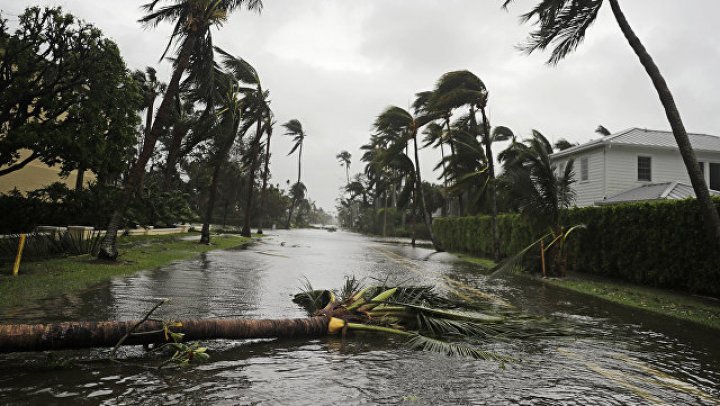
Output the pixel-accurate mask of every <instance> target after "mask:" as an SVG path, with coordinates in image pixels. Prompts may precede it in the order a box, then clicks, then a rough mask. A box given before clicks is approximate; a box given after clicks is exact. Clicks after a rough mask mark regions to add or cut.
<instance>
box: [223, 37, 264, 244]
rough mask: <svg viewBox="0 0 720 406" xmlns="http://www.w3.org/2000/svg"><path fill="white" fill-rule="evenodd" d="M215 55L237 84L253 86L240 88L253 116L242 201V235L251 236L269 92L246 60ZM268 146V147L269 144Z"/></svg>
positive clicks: (226, 54)
mask: <svg viewBox="0 0 720 406" xmlns="http://www.w3.org/2000/svg"><path fill="white" fill-rule="evenodd" d="M215 49H216V51H217V52H218V53H220V54H221V55H222V56H223V66H224V67H225V70H226V71H228V72H230V73H231V74H232V75H233V77H234V78H235V80H237V81H238V82H241V83H244V84H247V85H250V86H253V87H251V88H243V93H244V94H245V98H244V99H243V104H244V108H245V109H246V110H247V111H248V115H249V116H250V117H252V119H251V123H253V124H255V136H254V137H253V139H252V140H251V142H250V156H249V159H250V162H249V165H248V174H247V175H248V178H247V179H248V182H247V183H248V191H247V194H246V199H247V200H246V202H245V218H244V221H243V228H242V231H241V234H242V236H244V237H250V235H251V231H250V219H251V217H252V212H253V204H252V203H253V192H254V190H255V173H256V171H257V163H258V159H259V158H260V142H261V139H262V136H263V130H264V129H265V126H264V124H265V117H270V114H271V111H270V101H269V92H268V91H267V90H264V89H263V87H262V83H261V81H260V75H259V74H258V72H257V70H256V69H255V68H253V66H252V65H250V63H248V62H247V61H246V60H244V59H242V58H239V57H234V56H232V55H230V54H228V53H227V52H225V51H223V50H222V49H220V48H217V47H216V48H215ZM268 145H270V144H269V143H268Z"/></svg>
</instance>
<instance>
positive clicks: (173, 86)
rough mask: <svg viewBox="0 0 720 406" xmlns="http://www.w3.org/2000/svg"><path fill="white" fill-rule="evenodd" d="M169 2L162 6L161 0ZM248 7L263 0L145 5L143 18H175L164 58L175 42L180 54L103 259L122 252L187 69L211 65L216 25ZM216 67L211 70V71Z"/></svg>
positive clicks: (149, 21) (152, 22)
mask: <svg viewBox="0 0 720 406" xmlns="http://www.w3.org/2000/svg"><path fill="white" fill-rule="evenodd" d="M168 2H169V3H170V4H169V5H166V6H163V7H158V6H159V5H160V3H168ZM243 6H244V7H245V8H247V9H248V10H257V11H260V10H261V9H262V0H165V1H163V0H153V1H151V2H149V3H147V4H145V5H144V6H143V9H144V10H145V11H146V12H147V13H148V14H146V15H145V16H144V17H143V18H141V19H140V22H141V23H143V24H145V25H147V26H151V27H155V26H157V25H158V24H160V23H163V22H173V23H174V27H173V30H172V34H171V35H170V41H169V42H168V44H167V46H166V48H165V51H164V52H163V54H162V56H161V58H160V59H161V60H162V59H163V58H165V56H166V55H167V53H168V52H169V50H170V48H171V47H172V46H173V45H176V46H177V49H178V51H177V58H176V59H175V61H174V65H173V66H174V70H173V74H172V77H171V78H170V82H169V83H168V86H167V89H166V90H165V95H164V97H163V101H162V103H161V104H160V107H159V108H158V111H157V113H156V115H155V121H154V122H153V125H152V127H151V129H150V131H148V133H147V134H146V136H145V140H144V142H143V146H142V149H141V151H140V154H139V155H138V159H137V161H136V162H135V165H133V168H132V169H131V171H130V174H129V176H128V178H127V179H126V182H125V191H124V193H123V196H122V198H121V199H120V200H119V201H118V202H117V204H116V206H115V210H114V211H113V214H112V216H111V218H110V222H109V224H108V227H107V231H106V233H105V237H104V238H103V241H102V243H101V246H100V251H99V254H98V256H99V257H100V258H103V259H109V260H115V259H117V256H118V252H117V247H116V240H117V231H118V228H119V227H120V224H121V221H122V218H123V216H124V214H125V210H126V209H127V206H128V203H129V201H130V200H131V199H132V197H133V195H134V194H135V193H137V192H138V191H139V190H140V187H141V185H142V180H143V176H144V175H145V166H146V165H147V162H148V161H149V160H150V157H151V156H152V155H153V152H154V151H155V144H156V142H157V139H158V138H159V137H160V135H161V134H162V132H163V131H164V129H165V128H166V127H167V126H168V125H169V124H170V121H171V119H172V109H173V103H174V100H175V97H176V96H177V94H178V92H179V91H180V82H181V80H182V77H183V75H184V74H185V72H186V71H187V70H188V69H189V68H190V67H191V65H192V64H195V65H196V66H198V67H200V66H211V65H212V63H211V62H209V61H207V60H206V59H207V56H208V55H212V54H213V53H212V28H213V27H220V26H222V25H223V24H224V23H225V21H227V18H228V15H229V14H230V13H231V12H232V11H234V10H235V9H237V8H239V7H243ZM211 71H212V69H210V70H209V72H211Z"/></svg>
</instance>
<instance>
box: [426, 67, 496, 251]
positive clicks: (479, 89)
mask: <svg viewBox="0 0 720 406" xmlns="http://www.w3.org/2000/svg"><path fill="white" fill-rule="evenodd" d="M488 96H489V93H488V90H487V88H486V87H485V83H483V81H482V80H481V79H480V78H479V77H477V76H476V75H475V74H473V73H472V72H470V71H467V70H460V71H454V72H448V73H445V74H444V75H443V76H442V77H441V78H440V80H438V83H437V86H436V89H435V91H434V95H433V102H432V104H433V110H435V111H452V110H454V109H457V108H460V107H467V108H468V109H469V112H468V114H469V130H470V131H471V133H472V134H473V136H476V137H477V136H479V137H481V138H482V141H483V144H484V146H485V157H486V159H487V175H488V177H489V183H488V189H489V195H488V196H489V199H490V215H491V216H492V236H493V257H494V259H495V261H499V260H500V240H499V236H498V229H497V192H496V185H495V160H494V157H493V153H492V144H493V142H496V141H503V140H506V139H508V136H507V135H506V134H503V133H502V132H501V133H496V134H494V133H493V132H492V131H491V127H490V121H489V120H488V117H487V103H488ZM478 112H479V113H480V114H481V117H482V126H480V125H478V122H477V118H476V113H478Z"/></svg>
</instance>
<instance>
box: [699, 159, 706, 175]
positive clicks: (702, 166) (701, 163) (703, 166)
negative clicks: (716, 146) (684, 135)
mask: <svg viewBox="0 0 720 406" xmlns="http://www.w3.org/2000/svg"><path fill="white" fill-rule="evenodd" d="M698 165H700V173H702V174H703V175H705V162H703V161H699V162H698Z"/></svg>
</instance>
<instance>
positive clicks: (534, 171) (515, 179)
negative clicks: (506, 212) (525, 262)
mask: <svg viewBox="0 0 720 406" xmlns="http://www.w3.org/2000/svg"><path fill="white" fill-rule="evenodd" d="M553 152H554V151H553V147H552V144H550V142H549V141H548V140H547V138H545V136H543V135H542V134H541V133H540V132H539V131H536V130H533V136H532V138H530V139H529V140H527V141H525V143H517V142H513V144H512V145H510V147H508V149H507V150H505V151H503V153H502V154H501V155H502V159H503V163H504V169H505V171H504V173H503V174H502V176H501V178H500V180H499V183H500V186H501V188H502V190H503V191H504V192H505V193H506V195H507V196H506V198H507V200H508V201H512V202H513V203H514V204H515V205H516V207H517V209H518V210H519V211H520V213H521V214H522V215H526V216H528V217H529V218H531V219H532V220H533V221H534V222H535V223H536V225H538V226H539V227H540V228H544V227H549V228H550V232H549V233H548V234H547V235H545V236H543V238H541V239H540V240H538V241H537V242H536V243H533V244H531V245H530V247H532V246H535V245H537V244H540V246H541V248H540V249H541V251H542V258H543V260H542V262H543V264H542V268H543V274H544V276H545V275H546V270H545V261H544V258H545V253H546V252H547V251H548V250H550V249H554V250H555V263H556V265H557V267H558V274H559V275H560V276H563V275H565V273H566V268H567V255H566V252H565V240H566V239H567V236H568V234H569V233H570V232H571V231H572V229H574V228H576V227H571V228H570V230H571V231H568V230H566V229H565V228H564V227H563V226H562V225H561V224H560V214H561V212H562V210H565V209H567V208H568V207H570V205H572V203H573V202H574V200H575V192H574V191H573V189H572V184H573V183H575V174H574V171H573V166H574V162H573V161H572V160H570V161H569V162H568V163H567V165H566V166H565V168H564V169H563V171H562V173H559V172H558V168H557V167H556V166H555V165H554V164H553V163H552V162H551V161H550V155H551V154H552V153H553ZM547 237H550V239H551V242H550V244H548V245H547V246H546V245H545V238H547ZM523 251H525V250H523ZM510 262H512V260H511V261H510Z"/></svg>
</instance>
